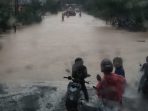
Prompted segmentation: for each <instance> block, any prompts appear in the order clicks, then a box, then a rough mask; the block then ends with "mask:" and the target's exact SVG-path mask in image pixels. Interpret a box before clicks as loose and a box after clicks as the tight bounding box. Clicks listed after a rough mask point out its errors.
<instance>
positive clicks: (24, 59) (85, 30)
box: [0, 13, 148, 99]
mask: <svg viewBox="0 0 148 111" xmlns="http://www.w3.org/2000/svg"><path fill="white" fill-rule="evenodd" d="M1 36H2V38H1V39H0V44H1V45H2V48H1V50H0V82H1V83H3V84H7V85H8V86H9V85H10V86H11V85H12V84H15V86H19V85H20V84H24V83H29V82H38V83H39V82H44V81H50V82H51V81H53V82H56V81H62V83H63V82H64V83H67V81H65V80H63V76H65V75H68V74H67V73H66V72H65V69H71V65H72V63H73V61H74V59H75V58H76V57H82V58H84V61H85V65H86V66H87V67H88V73H89V74H91V75H92V76H91V77H90V78H89V79H88V80H90V81H91V83H92V84H96V80H95V77H96V74H98V73H100V66H99V63H100V61H101V60H102V59H103V58H110V59H113V58H114V57H115V56H121V57H123V60H124V68H125V71H126V79H127V82H128V84H130V85H132V86H134V87H137V86H136V85H137V84H136V83H137V81H138V76H139V73H138V70H139V63H143V62H144V61H145V57H146V56H147V55H148V32H128V31H125V30H118V29H116V28H113V27H111V26H108V25H106V24H105V22H104V21H102V20H100V19H97V18H94V17H92V16H90V15H87V14H83V15H82V17H81V18H80V17H79V16H76V17H70V18H65V21H64V22H62V20H61V13H59V14H58V15H50V16H46V17H44V20H43V22H42V23H40V24H36V25H31V26H28V27H26V28H23V29H19V30H17V32H16V33H14V32H13V31H12V32H10V33H8V34H2V35H1ZM141 41H142V42H141ZM57 84H60V85H61V82H57ZM21 87H22V86H21ZM25 87H27V86H25ZM16 90H17V89H16ZM13 91H14V90H13ZM2 92H3V93H4V92H5V91H3V90H2ZM14 92H15V91H14ZM17 92H19V91H17ZM132 92H134V91H132ZM127 95H130V96H132V94H127ZM36 98H37V97H35V99H36ZM131 98H132V97H131Z"/></svg>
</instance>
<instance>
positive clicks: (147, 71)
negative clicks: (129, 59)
mask: <svg viewBox="0 0 148 111" xmlns="http://www.w3.org/2000/svg"><path fill="white" fill-rule="evenodd" d="M141 71H143V72H144V74H143V76H142V78H141V80H140V83H141V85H140V86H141V87H143V85H144V83H145V79H146V78H148V56H147V57H146V63H144V64H143V65H142V67H141ZM141 87H139V89H138V91H140V90H141Z"/></svg>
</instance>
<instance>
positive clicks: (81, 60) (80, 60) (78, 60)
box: [75, 57, 83, 63]
mask: <svg viewBox="0 0 148 111" xmlns="http://www.w3.org/2000/svg"><path fill="white" fill-rule="evenodd" d="M76 62H83V59H82V58H80V57H78V58H76V59H75V63H76Z"/></svg>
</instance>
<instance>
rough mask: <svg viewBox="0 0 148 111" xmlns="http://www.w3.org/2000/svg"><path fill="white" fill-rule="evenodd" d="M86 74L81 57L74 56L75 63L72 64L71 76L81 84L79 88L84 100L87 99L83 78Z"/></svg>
mask: <svg viewBox="0 0 148 111" xmlns="http://www.w3.org/2000/svg"><path fill="white" fill-rule="evenodd" d="M88 76H89V75H88V74H87V68H86V66H84V65H83V59H82V58H76V59H75V63H74V64H73V66H72V77H73V78H74V79H75V80H78V81H79V83H80V84H81V89H82V91H83V93H84V96H85V99H86V101H89V96H88V92H87V89H86V86H85V78H86V77H88Z"/></svg>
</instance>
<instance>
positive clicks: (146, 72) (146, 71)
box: [141, 56, 148, 77]
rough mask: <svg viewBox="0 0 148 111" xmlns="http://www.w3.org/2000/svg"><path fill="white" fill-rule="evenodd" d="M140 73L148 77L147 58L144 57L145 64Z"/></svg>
mask: <svg viewBox="0 0 148 111" xmlns="http://www.w3.org/2000/svg"><path fill="white" fill-rule="evenodd" d="M141 71H144V75H145V76H146V77H148V56H147V57H146V63H144V64H143V66H142V68H141Z"/></svg>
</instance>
